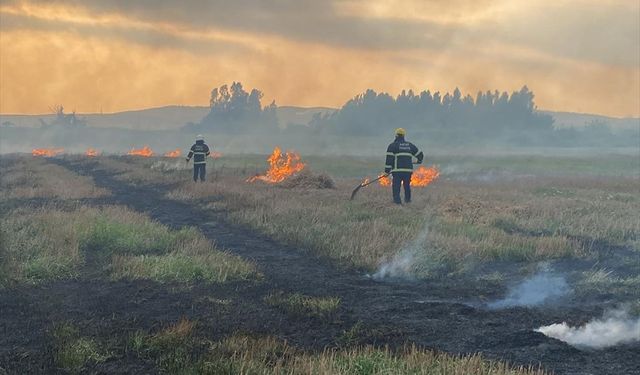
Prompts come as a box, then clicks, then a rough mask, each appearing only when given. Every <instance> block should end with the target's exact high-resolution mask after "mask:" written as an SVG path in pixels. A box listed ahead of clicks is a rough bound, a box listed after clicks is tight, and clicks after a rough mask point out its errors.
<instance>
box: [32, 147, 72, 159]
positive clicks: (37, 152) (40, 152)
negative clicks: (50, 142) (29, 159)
mask: <svg viewBox="0 0 640 375" xmlns="http://www.w3.org/2000/svg"><path fill="white" fill-rule="evenodd" d="M63 152H64V148H34V149H33V150H31V155H33V156H44V157H48V158H50V157H52V156H56V155H58V154H61V153H63Z"/></svg>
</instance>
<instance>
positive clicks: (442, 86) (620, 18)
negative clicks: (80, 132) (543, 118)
mask: <svg viewBox="0 0 640 375" xmlns="http://www.w3.org/2000/svg"><path fill="white" fill-rule="evenodd" d="M233 81H240V82H242V83H243V85H244V86H245V88H247V89H250V88H258V89H260V90H262V91H263V92H264V94H265V96H264V99H263V104H265V102H266V104H268V102H271V100H274V99H275V100H276V103H277V104H278V105H281V106H282V105H296V106H328V107H340V106H341V105H342V104H344V103H345V102H346V101H347V100H348V99H350V98H351V97H353V96H354V95H356V94H358V93H360V92H363V91H365V90H366V89H368V88H372V89H374V90H376V91H384V92H388V93H390V94H392V95H397V94H398V93H399V92H400V91H401V90H402V89H413V90H414V91H422V90H424V89H429V90H431V91H432V92H435V91H440V92H452V91H453V90H454V89H455V88H456V87H458V88H459V89H460V90H461V91H462V92H463V93H465V94H466V93H469V94H471V95H472V96H474V97H475V94H476V93H477V92H478V90H482V91H486V90H492V91H493V90H496V89H497V90H499V91H509V92H511V91H516V90H518V89H520V88H521V87H522V86H524V85H527V86H528V87H529V88H530V89H531V90H532V91H533V92H534V93H535V95H536V98H535V101H536V104H537V105H538V108H540V109H545V110H554V111H568V112H583V113H597V114H603V115H609V116H615V117H627V116H634V117H637V116H640V2H639V1H637V0H572V1H567V0H496V1H493V0H399V1H389V0H333V1H320V0H291V1H285V0H235V1H207V0H187V1H168V0H139V1H126V0H112V1H97V0H82V1H81V0H50V1H12V0H0V113H5V114H8V113H25V114H33V113H48V112H50V108H52V107H53V106H54V105H56V104H62V105H64V106H65V108H66V109H67V110H76V111H77V112H79V113H96V112H98V113H99V112H104V113H107V112H117V111H122V110H131V109H140V108H149V107H159V106H165V105H208V101H209V95H210V92H211V90H212V89H213V88H214V87H218V86H220V85H223V84H225V83H226V84H230V83H231V82H233Z"/></svg>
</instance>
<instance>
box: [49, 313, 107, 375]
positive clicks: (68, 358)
mask: <svg viewBox="0 0 640 375" xmlns="http://www.w3.org/2000/svg"><path fill="white" fill-rule="evenodd" d="M53 339H54V361H55V363H56V366H58V367H60V368H63V369H65V370H67V371H69V372H71V373H80V372H81V371H82V369H83V368H84V367H85V366H86V365H87V364H88V363H90V362H94V363H100V362H104V361H105V360H107V358H109V355H108V354H106V353H104V352H103V351H102V350H101V349H100V346H99V345H98V344H97V343H96V341H95V340H94V339H91V338H87V337H82V336H80V333H79V330H78V329H77V328H75V327H74V326H72V325H71V324H68V323H63V324H60V325H58V326H56V327H55V328H54V330H53Z"/></svg>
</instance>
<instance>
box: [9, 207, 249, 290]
mask: <svg viewBox="0 0 640 375" xmlns="http://www.w3.org/2000/svg"><path fill="white" fill-rule="evenodd" d="M0 239H2V241H1V243H0V270H2V271H3V272H2V275H0V286H7V285H9V284H10V283H14V282H25V281H26V282H32V283H38V282H42V281H46V280H56V279H69V278H76V277H79V275H80V271H81V269H82V267H83V266H84V264H85V259H86V258H87V255H88V254H89V253H91V256H92V259H93V260H94V263H93V264H92V265H91V266H92V267H98V268H99V269H100V270H101V271H103V272H105V273H110V275H111V277H112V278H114V279H152V280H156V281H179V282H194V281H197V280H202V281H206V282H225V281H227V280H231V279H246V278H249V277H252V276H257V272H256V270H255V266H254V265H253V264H252V263H250V262H247V261H244V260H243V259H241V258H240V257H237V256H233V255H231V254H228V253H225V252H221V251H219V250H217V249H216V248H215V247H214V246H213V245H212V244H211V243H210V242H209V241H208V240H207V239H206V238H205V237H204V236H203V235H202V234H201V233H200V232H199V231H197V230H196V229H194V228H183V229H180V230H171V229H169V228H168V227H166V226H164V225H162V224H160V223H158V222H156V221H153V220H151V219H149V218H148V217H147V216H145V215H143V214H140V213H137V212H134V211H131V210H128V209H126V208H123V207H117V206H106V207H101V208H93V207H85V206H79V207H75V208H71V209H70V210H61V209H56V208H48V209H41V210H33V211H29V210H15V211H13V212H12V213H11V214H10V215H8V216H7V217H4V218H2V219H0ZM4 271H6V272H4Z"/></svg>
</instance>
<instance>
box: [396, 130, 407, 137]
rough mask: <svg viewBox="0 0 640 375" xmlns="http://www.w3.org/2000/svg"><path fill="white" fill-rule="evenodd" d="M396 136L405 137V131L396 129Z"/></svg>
mask: <svg viewBox="0 0 640 375" xmlns="http://www.w3.org/2000/svg"><path fill="white" fill-rule="evenodd" d="M396 135H402V136H405V135H407V131H406V130H404V129H403V128H398V129H396Z"/></svg>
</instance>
